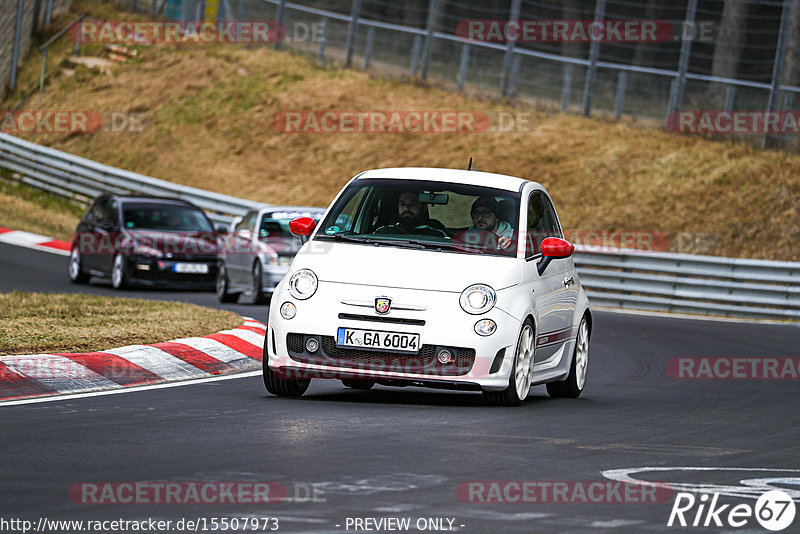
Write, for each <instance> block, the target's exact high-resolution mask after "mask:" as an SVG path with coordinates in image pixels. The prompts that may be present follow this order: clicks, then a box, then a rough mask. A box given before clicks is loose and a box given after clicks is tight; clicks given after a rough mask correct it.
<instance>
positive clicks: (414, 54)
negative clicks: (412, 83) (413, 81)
mask: <svg viewBox="0 0 800 534" xmlns="http://www.w3.org/2000/svg"><path fill="white" fill-rule="evenodd" d="M421 49H422V37H420V36H419V35H414V46H413V48H412V50H411V76H414V73H416V72H417V65H418V64H419V54H420V50H421Z"/></svg>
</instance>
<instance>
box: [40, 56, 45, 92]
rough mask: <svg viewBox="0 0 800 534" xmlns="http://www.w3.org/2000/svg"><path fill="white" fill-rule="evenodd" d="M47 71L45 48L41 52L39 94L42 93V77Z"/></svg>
mask: <svg viewBox="0 0 800 534" xmlns="http://www.w3.org/2000/svg"><path fill="white" fill-rule="evenodd" d="M46 71H47V48H45V49H44V50H43V51H42V75H41V76H39V92H40V93H41V92H42V91H44V75H45V72H46Z"/></svg>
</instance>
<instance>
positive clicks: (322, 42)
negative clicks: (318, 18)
mask: <svg viewBox="0 0 800 534" xmlns="http://www.w3.org/2000/svg"><path fill="white" fill-rule="evenodd" d="M327 40H328V17H322V34H321V35H320V36H319V50H317V59H318V60H320V61H325V44H326V42H327Z"/></svg>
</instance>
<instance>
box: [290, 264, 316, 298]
mask: <svg viewBox="0 0 800 534" xmlns="http://www.w3.org/2000/svg"><path fill="white" fill-rule="evenodd" d="M317 283H318V281H317V275H316V274H314V271H312V270H311V269H300V270H299V271H297V272H296V273H294V274H293V275H292V277H291V278H290V279H289V293H291V294H292V296H293V297H294V298H296V299H299V300H306V299H309V298H311V297H312V295H314V293H316V291H317Z"/></svg>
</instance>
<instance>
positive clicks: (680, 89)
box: [664, 0, 697, 126]
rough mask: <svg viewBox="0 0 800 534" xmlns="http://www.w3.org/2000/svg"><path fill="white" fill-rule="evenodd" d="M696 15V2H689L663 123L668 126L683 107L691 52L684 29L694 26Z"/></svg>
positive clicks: (691, 0)
mask: <svg viewBox="0 0 800 534" xmlns="http://www.w3.org/2000/svg"><path fill="white" fill-rule="evenodd" d="M696 13H697V0H689V4H688V5H687V6H686V17H685V19H684V23H683V28H684V30H683V33H681V39H682V41H681V56H680V59H679V60H678V74H677V75H676V76H675V83H674V84H673V85H672V87H671V89H670V92H669V103H668V105H667V116H666V118H665V119H664V123H665V124H666V125H668V126H669V124H670V117H671V116H672V114H673V113H675V112H676V111H680V110H681V108H682V107H683V93H684V91H685V89H686V70H687V69H688V68H689V57H690V54H691V51H692V40H691V39H687V38H686V35H685V29H686V28H690V27H693V26H694V19H695V14H696Z"/></svg>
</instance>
